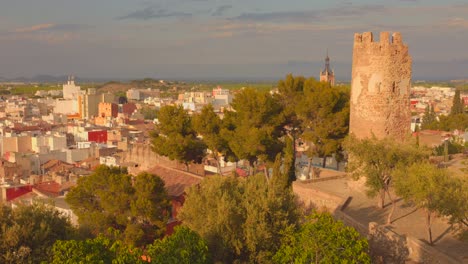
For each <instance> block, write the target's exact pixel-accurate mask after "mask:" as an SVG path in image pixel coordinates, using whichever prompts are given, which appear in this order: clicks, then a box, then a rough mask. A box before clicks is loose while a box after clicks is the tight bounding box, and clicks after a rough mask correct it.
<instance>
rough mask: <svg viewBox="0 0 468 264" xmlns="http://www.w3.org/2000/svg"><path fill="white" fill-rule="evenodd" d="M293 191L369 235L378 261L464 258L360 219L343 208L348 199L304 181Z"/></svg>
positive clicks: (434, 263)
mask: <svg viewBox="0 0 468 264" xmlns="http://www.w3.org/2000/svg"><path fill="white" fill-rule="evenodd" d="M293 191H294V193H295V194H296V195H297V197H298V199H299V201H300V202H301V203H302V204H303V205H304V206H306V208H317V209H326V210H327V211H329V212H331V213H332V214H333V217H334V218H335V219H337V220H341V221H343V223H344V224H345V225H347V226H351V227H353V228H355V229H356V230H357V231H358V232H359V233H360V234H361V235H362V236H363V237H367V239H368V240H369V247H370V250H371V255H372V258H373V262H374V263H407V261H408V260H412V261H415V262H417V263H430V264H441V263H459V262H460V261H459V260H457V259H455V258H453V257H451V256H448V255H447V254H444V253H443V252H441V251H439V250H438V249H436V248H435V247H432V246H430V245H428V244H426V243H424V242H422V241H420V240H419V239H417V238H415V237H411V236H404V235H400V234H397V233H395V232H394V231H392V230H390V229H388V228H387V227H385V226H383V225H379V224H377V223H375V222H370V223H369V224H368V225H367V223H361V222H359V221H358V220H356V219H354V218H353V217H351V216H349V215H348V214H346V212H345V211H342V208H343V207H344V205H345V204H346V201H347V199H344V198H342V197H339V196H336V195H333V194H330V193H327V192H324V191H321V190H318V189H315V188H313V187H311V186H307V185H304V184H302V183H300V182H294V183H293ZM348 199H349V198H348Z"/></svg>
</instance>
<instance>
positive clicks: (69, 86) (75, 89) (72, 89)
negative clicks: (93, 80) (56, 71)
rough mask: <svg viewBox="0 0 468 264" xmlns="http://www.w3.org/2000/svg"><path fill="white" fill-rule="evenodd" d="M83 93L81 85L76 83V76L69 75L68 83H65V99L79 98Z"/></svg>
mask: <svg viewBox="0 0 468 264" xmlns="http://www.w3.org/2000/svg"><path fill="white" fill-rule="evenodd" d="M80 93H81V88H80V86H76V85H75V77H74V76H69V77H68V81H67V83H66V84H64V85H63V98H64V99H77V98H78V95H79V94H80Z"/></svg>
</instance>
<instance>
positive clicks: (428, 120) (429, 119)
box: [421, 105, 438, 129]
mask: <svg viewBox="0 0 468 264" xmlns="http://www.w3.org/2000/svg"><path fill="white" fill-rule="evenodd" d="M437 127H438V122H437V117H436V114H435V112H434V107H433V106H431V105H427V106H426V111H425V112H424V116H423V119H422V124H421V128H422V129H435V128H437Z"/></svg>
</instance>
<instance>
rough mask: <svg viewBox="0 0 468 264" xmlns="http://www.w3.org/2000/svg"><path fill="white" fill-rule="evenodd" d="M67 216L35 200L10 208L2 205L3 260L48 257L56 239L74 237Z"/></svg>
mask: <svg viewBox="0 0 468 264" xmlns="http://www.w3.org/2000/svg"><path fill="white" fill-rule="evenodd" d="M75 231H76V230H75V229H74V228H73V227H72V226H71V224H70V222H69V221H68V219H67V218H66V217H65V216H63V215H62V214H61V213H60V212H58V211H56V210H55V209H53V208H52V207H51V206H49V205H45V204H41V203H34V204H33V205H31V206H26V205H20V206H19V207H17V208H15V209H11V208H9V207H7V206H5V205H0V262H1V263H32V262H41V261H49V260H50V258H51V256H52V251H51V250H52V245H53V244H54V242H55V241H56V240H57V239H71V238H74V237H75Z"/></svg>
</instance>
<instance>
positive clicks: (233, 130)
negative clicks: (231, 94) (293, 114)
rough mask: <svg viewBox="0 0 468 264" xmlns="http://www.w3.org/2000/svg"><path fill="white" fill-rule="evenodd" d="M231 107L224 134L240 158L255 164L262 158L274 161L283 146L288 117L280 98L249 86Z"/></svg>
mask: <svg viewBox="0 0 468 264" xmlns="http://www.w3.org/2000/svg"><path fill="white" fill-rule="evenodd" d="M231 106H232V108H233V111H230V112H227V113H226V116H225V121H224V122H225V125H224V129H223V130H222V133H223V136H224V137H225V138H226V140H227V141H228V144H229V147H230V149H231V150H232V152H233V153H234V155H235V156H236V157H237V159H246V160H248V161H249V163H250V166H251V167H252V166H256V163H257V161H258V160H261V161H264V162H267V161H269V162H273V161H274V159H275V157H276V154H278V153H280V152H281V151H282V148H283V143H282V141H281V140H280V138H281V137H282V136H283V134H284V130H283V127H284V117H283V115H282V106H281V104H280V103H279V100H278V98H276V97H274V96H272V95H271V94H270V93H268V92H260V91H256V90H254V89H251V88H247V89H243V90H241V91H240V92H239V93H238V94H237V95H236V97H235V98H234V100H233V101H232V104H231Z"/></svg>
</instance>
